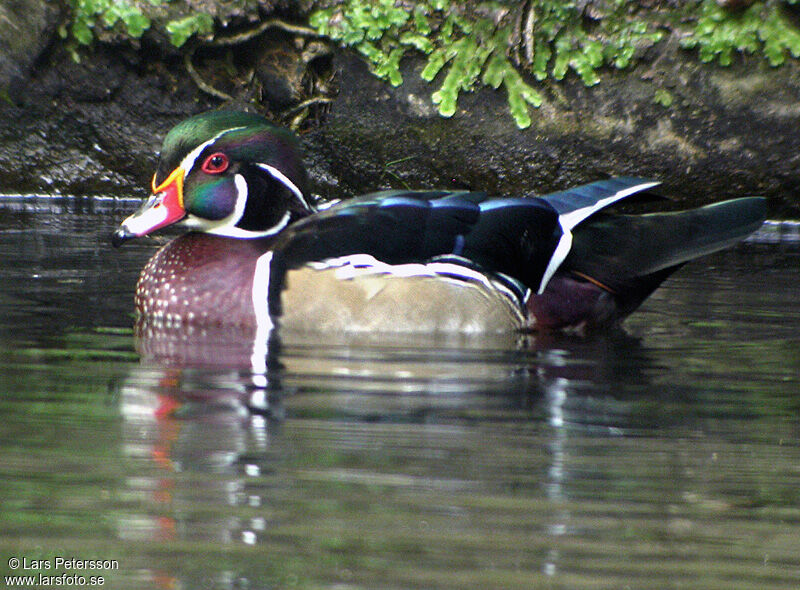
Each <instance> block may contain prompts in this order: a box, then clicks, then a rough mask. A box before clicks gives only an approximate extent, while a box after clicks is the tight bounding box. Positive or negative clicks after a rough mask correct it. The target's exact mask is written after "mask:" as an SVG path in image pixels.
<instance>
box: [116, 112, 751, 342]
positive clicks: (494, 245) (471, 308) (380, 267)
mask: <svg viewBox="0 0 800 590" xmlns="http://www.w3.org/2000/svg"><path fill="white" fill-rule="evenodd" d="M657 184H658V183H657V182H654V181H648V180H643V179H639V178H627V177H626V178H613V179H610V180H602V181H599V182H593V183H591V184H586V185H583V186H579V187H577V188H573V189H570V190H566V191H563V192H557V193H552V194H547V195H544V196H541V197H528V198H516V197H511V198H494V197H489V196H487V195H486V194H485V193H482V192H468V191H442V190H433V191H406V190H390V191H381V192H375V193H371V194H367V195H364V196H361V197H357V198H353V199H350V200H347V201H344V202H340V203H336V204H333V205H332V206H329V207H325V208H323V207H316V206H315V203H314V201H312V199H311V198H310V196H309V193H308V189H307V181H306V172H305V169H304V167H303V164H302V161H301V158H300V154H299V149H298V145H297V140H296V139H295V137H294V136H293V135H292V134H291V133H290V132H288V131H287V130H284V129H281V128H278V127H275V126H273V125H272V124H270V123H269V122H268V121H267V120H266V119H264V118H262V117H261V116H258V115H255V114H250V113H243V112H235V111H214V112H208V113H204V114H201V115H198V116H195V117H192V118H190V119H188V120H186V121H184V122H182V123H180V124H178V125H177V126H176V127H174V128H173V129H172V130H171V131H170V132H169V133H168V134H167V136H166V138H165V140H164V144H163V149H162V151H161V157H160V162H159V165H158V169H157V171H156V173H155V175H154V177H153V183H152V185H153V194H152V196H151V197H150V198H149V199H148V200H147V201H146V202H145V203H144V204H143V205H142V206H141V208H140V209H139V210H138V211H137V212H135V213H134V214H133V215H131V216H130V217H128V218H127V219H126V220H125V221H123V222H122V225H121V226H120V228H119V229H118V230H117V232H116V233H115V234H114V236H113V243H114V245H115V246H118V245H120V244H122V243H123V242H125V241H126V240H129V239H131V238H135V237H140V236H144V235H147V234H149V233H151V232H153V231H155V230H157V229H159V228H162V227H165V226H167V225H170V224H174V223H177V222H181V223H182V224H183V225H184V226H185V227H187V228H189V229H190V230H191V231H190V232H189V233H186V234H184V235H182V236H180V237H178V238H176V239H174V240H173V241H171V242H169V243H168V244H166V245H165V246H164V247H163V248H161V249H160V250H159V251H158V252H157V253H156V254H155V255H154V256H153V257H152V259H151V260H150V261H149V262H148V264H147V265H146V266H145V268H144V270H143V271H142V274H141V277H140V278H139V282H138V285H137V288H136V310H137V312H138V314H139V315H140V317H142V318H145V319H147V320H149V321H156V322H168V323H170V324H172V325H178V324H179V325H201V326H202V325H205V326H212V325H213V326H232V327H243V328H257V329H263V328H268V329H272V328H273V327H276V326H280V327H281V329H286V330H302V331H305V332H330V331H337V332H353V331H376V332H378V331H385V332H387V331H388V332H431V333H486V332H507V331H527V330H532V329H563V328H581V329H585V328H595V327H604V326H609V325H614V324H616V323H618V322H619V321H620V320H621V319H622V318H624V317H625V316H627V315H628V314H629V313H631V312H632V311H633V310H635V309H636V308H637V307H638V306H639V305H640V304H641V303H642V301H644V300H645V298H647V296H648V295H649V294H650V293H652V292H653V290H655V289H656V288H657V287H658V286H659V285H660V284H661V283H662V282H663V281H664V279H666V278H667V277H668V276H669V275H670V274H671V273H673V272H674V271H675V270H676V269H678V268H679V267H680V266H682V265H683V264H684V263H686V262H688V261H689V260H692V259H694V258H696V257H698V256H701V255H704V254H709V253H711V252H714V251H717V250H720V249H722V248H725V247H727V246H730V245H732V244H734V243H735V242H737V241H739V240H741V239H743V238H745V237H746V236H748V235H749V234H750V233H752V232H753V231H755V230H756V229H757V228H758V227H759V226H760V225H761V224H762V222H763V221H764V218H765V214H766V205H765V201H764V199H761V198H741V199H735V200H730V201H725V202H722V203H717V204H714V205H709V206H706V207H702V208H698V209H692V210H687V211H680V212H667V213H664V212H661V213H650V214H644V215H611V214H608V213H607V212H604V211H603V209H605V208H606V207H608V206H609V205H612V204H614V203H617V202H618V201H621V200H622V199H626V198H630V197H633V196H635V195H642V194H644V193H646V192H647V191H649V190H650V189H652V188H653V187H655V186H656V185H657Z"/></svg>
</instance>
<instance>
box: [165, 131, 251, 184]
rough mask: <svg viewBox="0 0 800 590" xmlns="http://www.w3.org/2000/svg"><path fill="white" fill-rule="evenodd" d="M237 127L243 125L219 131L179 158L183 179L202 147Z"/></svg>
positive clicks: (192, 166) (200, 152) (187, 174)
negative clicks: (181, 158)
mask: <svg viewBox="0 0 800 590" xmlns="http://www.w3.org/2000/svg"><path fill="white" fill-rule="evenodd" d="M239 129H244V127H231V128H230V129H226V130H225V131H220V132H219V133H217V134H216V135H215V136H214V137H212V138H211V139H209V140H208V141H204V142H203V143H201V144H200V145H198V146H197V147H196V148H194V149H193V150H192V151H191V152H189V153H188V154H186V156H185V157H184V158H183V160H181V168H183V179H184V180H186V177H187V176H189V172H191V171H192V168H194V164H195V160H197V158H198V157H200V154H202V153H203V150H204V149H206V148H207V147H208V146H210V145H211V144H212V143H214V142H215V141H217V140H218V139H219V138H220V137H222V136H223V135H225V134H226V133H230V132H231V131H237V130H239Z"/></svg>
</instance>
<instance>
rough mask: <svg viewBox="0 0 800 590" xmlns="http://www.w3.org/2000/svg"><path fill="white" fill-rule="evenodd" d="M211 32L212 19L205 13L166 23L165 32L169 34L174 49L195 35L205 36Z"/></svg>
mask: <svg viewBox="0 0 800 590" xmlns="http://www.w3.org/2000/svg"><path fill="white" fill-rule="evenodd" d="M213 31H214V19H213V18H212V17H211V15H209V14H205V13H198V14H194V15H192V16H187V17H186V18H182V19H179V20H173V21H170V22H169V23H167V32H168V33H169V34H170V42H171V43H172V44H173V45H174V46H175V47H181V46H182V45H183V44H184V43H186V41H188V40H189V38H190V37H191V36H192V35H194V34H196V33H200V34H201V35H207V34H209V33H211V32H213Z"/></svg>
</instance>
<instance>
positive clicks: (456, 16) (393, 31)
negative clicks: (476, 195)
mask: <svg viewBox="0 0 800 590" xmlns="http://www.w3.org/2000/svg"><path fill="white" fill-rule="evenodd" d="M67 2H68V5H69V7H70V9H71V19H70V21H69V23H68V24H67V25H65V26H64V27H62V29H61V34H62V37H64V38H65V39H68V48H70V49H71V51H72V52H73V56H74V57H75V58H76V59H77V55H78V54H77V51H76V49H77V47H78V46H80V45H89V44H91V43H92V41H93V39H94V37H95V36H96V34H97V33H98V31H99V30H113V31H115V32H116V33H118V34H122V35H123V36H124V35H127V36H129V37H131V38H139V37H141V36H142V34H143V33H144V32H145V31H146V30H147V29H148V28H150V27H151V26H154V25H153V22H151V18H150V17H148V15H147V14H146V13H147V12H148V11H147V10H144V9H146V8H147V6H148V4H149V5H150V6H152V7H166V6H167V5H168V4H169V14H170V15H171V20H169V21H168V22H166V23H163V22H159V23H157V25H156V26H159V27H162V26H163V27H164V29H165V30H166V32H167V34H169V37H170V41H171V42H172V43H173V44H174V45H175V46H176V47H181V46H182V45H184V44H185V43H186V42H187V41H188V40H189V39H190V38H191V37H192V36H194V35H198V34H200V35H207V34H210V33H213V30H214V17H213V16H212V15H211V14H206V13H204V12H197V11H195V10H194V9H192V7H191V3H189V2H174V1H173V0H67ZM799 3H800V0H761V1H759V2H756V3H754V4H752V5H751V6H750V7H749V8H747V9H746V10H741V11H735V10H726V9H724V8H722V7H720V6H719V5H718V3H717V1H716V0H693V1H690V2H688V3H686V4H685V5H684V8H683V9H682V12H681V14H680V22H681V23H682V24H681V25H679V26H680V27H684V26H685V27H688V28H689V31H688V34H686V35H685V36H683V37H682V39H681V45H682V46H683V47H684V48H687V49H696V50H697V51H698V55H699V57H700V59H701V60H702V61H704V62H713V61H717V62H718V63H719V64H721V65H729V64H730V63H731V62H732V60H733V56H734V55H735V54H736V53H761V54H763V55H764V57H765V58H766V59H767V60H768V62H769V63H770V64H771V65H773V66H778V65H780V64H782V63H783V62H784V61H785V60H786V59H787V58H788V57H789V56H790V55H791V56H793V57H795V58H798V57H800V29H798V27H797V25H796V23H793V22H791V21H790V20H789V19H788V18H787V16H786V15H785V14H784V10H785V5H786V4H795V5H796V4H799ZM329 4H330V3H329ZM641 4H642V3H638V2H633V1H632V0H603V1H602V2H594V3H589V4H587V3H586V2H584V1H582V0H568V1H559V0H531V2H528V3H514V2H508V1H507V0H506V1H505V2H497V1H487V2H484V3H483V4H481V5H480V6H479V7H478V10H477V11H476V13H477V14H478V16H476V14H470V15H466V14H465V9H464V6H463V5H462V4H461V3H459V2H458V0H422V1H420V2H414V3H408V2H400V1H399V0H340V1H338V2H335V3H334V4H333V6H330V7H329V8H325V9H322V10H317V11H315V12H313V13H312V14H311V16H310V24H311V26H312V27H313V28H314V29H315V30H316V31H317V33H319V34H320V35H321V36H323V37H327V38H329V39H332V40H335V41H337V42H339V43H341V44H342V45H345V46H349V47H353V48H355V49H356V50H357V51H359V52H360V53H361V54H362V55H363V56H364V57H365V58H366V59H367V61H368V62H369V64H370V65H371V68H372V71H373V73H374V74H375V75H376V76H378V77H380V78H382V79H385V80H387V81H389V83H391V84H392V85H394V86H399V85H400V84H402V83H403V76H402V74H401V72H400V63H401V60H402V58H403V57H404V56H405V55H406V54H407V53H408V52H418V53H421V54H423V55H424V56H426V59H427V62H426V64H425V67H424V68H423V70H422V72H421V76H422V78H423V79H424V80H426V81H428V82H432V83H433V82H434V81H436V85H437V87H436V88H434V89H433V90H432V94H431V100H432V101H433V103H434V104H436V105H437V106H438V109H439V112H440V113H441V114H442V115H443V116H445V117H449V116H452V115H453V114H454V113H455V112H456V111H457V109H458V98H459V96H460V95H461V93H462V92H469V91H471V90H473V89H475V88H476V87H480V86H489V87H492V88H495V89H499V88H500V87H502V88H503V90H504V91H505V93H506V95H507V98H508V104H509V109H510V112H511V115H512V117H513V118H514V121H515V122H516V124H517V126H519V127H520V128H524V127H528V126H529V125H530V124H531V118H530V107H531V106H533V107H537V106H539V105H540V104H541V102H542V95H541V94H540V92H539V90H538V89H537V88H536V87H535V86H536V83H535V81H539V82H542V81H545V80H547V79H553V80H557V81H558V80H563V79H564V78H565V77H566V76H568V75H570V73H572V74H574V75H577V76H578V77H579V78H580V79H581V81H582V82H583V83H584V84H586V85H587V86H592V85H594V84H597V83H598V82H599V81H600V76H599V71H600V70H601V69H602V68H616V69H624V68H627V67H629V66H631V65H632V64H634V63H635V61H636V57H637V54H639V53H640V52H641V51H642V50H643V49H646V48H647V47H650V46H652V45H654V44H655V43H657V42H658V41H659V40H661V39H662V37H663V34H664V33H663V31H662V30H660V29H659V27H658V26H656V24H653V23H654V22H655V21H657V19H658V17H654V16H653V15H654V14H655V13H652V12H640V11H641V10H642V9H641ZM143 10H144V12H143ZM648 23H650V24H648ZM534 80H535V81H534ZM654 101H655V102H657V103H659V104H662V105H664V106H665V107H667V106H670V105H671V104H672V100H671V95H670V94H669V93H668V92H666V91H662V90H656V91H655V97H654Z"/></svg>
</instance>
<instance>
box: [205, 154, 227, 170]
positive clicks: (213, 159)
mask: <svg viewBox="0 0 800 590" xmlns="http://www.w3.org/2000/svg"><path fill="white" fill-rule="evenodd" d="M228 164H230V162H229V161H228V156H226V155H225V154H223V153H222V152H217V153H215V154H211V155H210V156H208V157H207V158H206V161H205V162H203V166H202V169H203V172H205V173H206V174H222V173H223V172H225V171H226V170H227V169H228Z"/></svg>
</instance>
